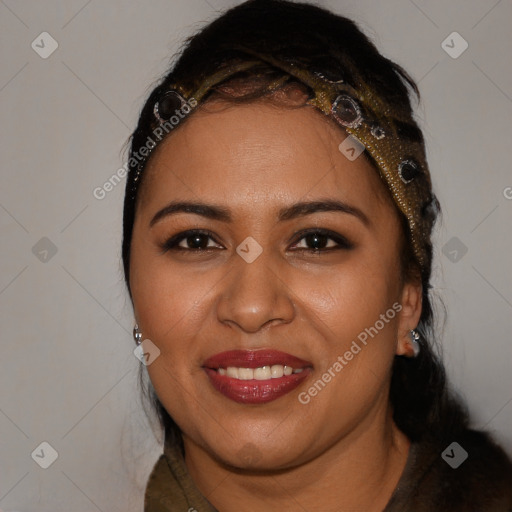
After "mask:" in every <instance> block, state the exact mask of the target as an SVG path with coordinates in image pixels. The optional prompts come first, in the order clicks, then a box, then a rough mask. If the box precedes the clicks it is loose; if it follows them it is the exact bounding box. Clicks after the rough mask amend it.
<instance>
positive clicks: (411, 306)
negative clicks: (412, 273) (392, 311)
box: [396, 282, 423, 357]
mask: <svg viewBox="0 0 512 512" xmlns="http://www.w3.org/2000/svg"><path fill="white" fill-rule="evenodd" d="M422 291H423V290H422V286H421V283H418V282H407V283H405V284H404V287H403V289H402V296H401V302H400V304H401V305H402V310H401V311H400V317H399V319H398V340H397V347H396V354H397V355H399V356H403V355H405V356H409V357H410V356H411V355H412V345H411V341H410V332H411V329H416V326H417V325H418V322H419V321H420V316H421V309H422Z"/></svg>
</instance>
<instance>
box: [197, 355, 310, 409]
mask: <svg viewBox="0 0 512 512" xmlns="http://www.w3.org/2000/svg"><path fill="white" fill-rule="evenodd" d="M276 365H277V368H278V375H279V373H281V376H277V377H276V376H274V377H268V378H264V379H263V380H261V379H255V378H249V379H248V380H242V379H239V378H234V377H232V376H229V375H226V371H225V370H226V369H227V368H240V369H243V368H250V369H255V368H264V367H268V368H271V367H276ZM279 365H280V366H282V367H285V366H287V367H288V372H290V371H291V369H293V372H294V373H291V374H284V375H283V374H282V370H281V371H279V370H280V369H279ZM311 368H312V365H311V363H310V362H308V361H305V360H303V359H299V358H298V357H295V356H292V355H291V354H287V353H285V352H280V351H278V350H263V349H261V350H230V351H227V352H222V353H220V354H216V355H214V356H212V357H210V358H208V359H207V360H206V361H205V362H204V364H203V369H204V370H205V372H206V374H207V375H208V377H209V379H210V382H211V384H212V385H213V387H214V388H215V389H216V390H217V391H219V392H220V393H222V394H223V395H224V396H226V397H227V398H229V399H231V400H233V401H235V402H238V403H243V404H262V403H266V402H271V401H273V400H276V399H277V398H280V397H281V396H283V395H285V394H287V393H289V392H290V391H292V390H294V389H295V388H296V387H297V386H298V385H299V384H300V383H301V382H302V381H303V380H304V379H306V378H307V377H308V375H309V374H310V373H311ZM219 369H220V371H219ZM266 371H267V373H268V372H269V369H267V370H266ZM221 372H222V374H221ZM235 373H236V372H235Z"/></svg>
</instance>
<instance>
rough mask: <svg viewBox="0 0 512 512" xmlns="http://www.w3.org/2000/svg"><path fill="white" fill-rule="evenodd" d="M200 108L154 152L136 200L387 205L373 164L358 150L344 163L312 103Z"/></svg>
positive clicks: (335, 137)
mask: <svg viewBox="0 0 512 512" xmlns="http://www.w3.org/2000/svg"><path fill="white" fill-rule="evenodd" d="M204 107H205V108H204V109H200V110H198V111H196V112H195V113H194V114H193V115H191V116H190V117H189V118H188V119H187V121H186V122H184V123H183V125H181V126H179V127H178V129H176V130H175V131H174V132H173V133H172V134H171V135H170V136H168V137H167V139H166V140H164V141H163V142H162V143H161V144H160V146H159V147H158V148H157V149H156V150H155V152H154V154H153V156H152V158H151V159H150V161H149V163H148V166H147V168H146V169H145V171H144V174H145V176H144V179H143V183H142V186H141V190H140V191H139V194H140V196H141V197H140V203H141V204H142V205H144V204H148V203H150V204H155V205H157V204H162V203H164V202H166V201H169V200H172V199H176V198H183V197H184V196H186V197H187V198H188V199H198V198H201V199H203V200H212V201H218V200H223V201H229V203H230V205H231V206H232V207H234V208H235V207H237V206H238V207H240V208H249V207H250V205H251V204H252V205H261V204H262V203H263V202H267V203H269V202H272V201H274V200H275V201H277V200H279V201H282V202H283V201H284V202H288V201H296V200H299V199H302V200H303V199H305V198H311V199H312V198H314V197H317V196H322V197H325V196H326V195H329V196H331V197H338V198H340V199H343V200H347V201H348V200H352V201H357V202H359V204H360V206H362V205H364V204H367V208H373V209H375V208H378V207H382V206H384V205H385V203H387V206H389V205H391V208H393V204H392V202H391V199H390V197H389V193H388V191H387V190H386V188H385V185H384V184H383V183H382V182H381V180H380V178H379V176H378V171H377V170H376V169H375V167H374V166H373V165H372V164H371V163H370V162H369V161H368V160H367V159H366V158H365V156H364V154H363V155H361V156H360V157H358V158H357V159H356V160H354V161H350V160H348V159H347V158H346V157H345V156H344V155H343V154H342V153H341V152H340V151H339V149H338V146H339V144H340V143H341V142H343V140H344V139H345V138H346V137H347V133H346V132H345V131H344V130H343V129H341V128H340V127H339V126H338V125H336V124H335V123H334V121H332V120H331V119H329V118H328V117H327V116H325V115H324V114H322V113H321V112H319V111H318V110H317V109H315V108H314V107H311V106H305V107H301V108H284V107H278V106H275V105H273V104H269V103H268V102H264V101H257V102H253V103H248V104H236V105H233V104H229V105H227V104H226V103H224V102H215V103H212V104H205V106H204ZM375 199H378V201H375Z"/></svg>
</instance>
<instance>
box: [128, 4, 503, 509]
mask: <svg viewBox="0 0 512 512" xmlns="http://www.w3.org/2000/svg"><path fill="white" fill-rule="evenodd" d="M408 88H409V89H411V90H412V91H413V92H415V93H417V92H418V91H417V88H416V86H415V84H414V82H413V81H412V80H411V79H410V78H409V77H408V75H407V74H406V72H405V71H404V70H402V69H401V68H400V67H399V66H397V65H396V64H394V63H392V62H390V61H389V60H387V59H385V58H384V57H382V56H381V55H380V54H379V53H378V51H377V50H376V48H375V47H374V46H373V45H372V43H370V41H369V40H368V39H367V38H366V37H365V36H364V35H363V34H362V33H361V32H360V31H359V30H358V28H357V27H356V26H355V25H354V24H353V23H352V22H351V21H349V20H347V19H345V18H342V17H339V16H335V15H333V14H332V13H330V12H328V11H326V10H323V9H320V8H318V7H315V6H312V5H308V4H302V3H292V2H286V1H276V0H273V1H271V0H253V1H249V2H245V3H243V4H241V5H239V6H237V7H235V8H233V9H231V10H229V11H228V12H226V13H225V14H224V15H222V16H221V17H220V18H218V19H217V20H215V21H214V22H213V23H211V24H210V25H208V26H207V27H205V28H204V29H203V30H202V31H201V32H199V33H198V34H197V35H195V36H194V37H192V38H190V39H189V40H188V41H187V45H186V48H185V49H184V51H183V53H182V54H181V56H180V58H179V59H178V61H177V62H176V64H175V66H174V67H173V69H172V70H171V71H170V72H169V74H168V75H167V76H166V77H165V78H164V79H163V80H162V82H161V83H160V84H159V85H158V86H157V87H156V88H155V90H154V91H153V92H152V93H151V94H150V96H149V98H148V100H147V102H146V104H145V106H144V107H143V110H142V113H141V116H140V119H139V123H138V126H137V129H136V130H135V132H134V134H133V136H132V141H131V151H130V160H129V166H130V173H129V177H128V181H127V188H126V196H125V205H124V208H125V209H124V240H123V260H124V269H125V277H126V282H127V286H128V290H129V292H130V296H131V299H132V302H133V306H134V314H135V321H136V326H135V329H134V337H135V341H136V343H137V345H138V346H137V349H136V350H137V353H138V355H139V357H140V358H141V360H142V361H143V362H144V364H145V365H146V368H147V371H148V375H149V378H150V380H151V385H152V389H151V393H152V397H153V400H154V404H155V407H156V408H157V412H158V414H159V417H160V419H161V423H162V427H163V428H164V432H165V445H164V453H163V454H162V456H161V457H160V459H159V460H158V461H157V463H156V464H155V467H154V469H153V471H152V474H151V475H150V478H149V480H148V484H147V488H146V495H145V510H146V511H148V512H149V511H151V512H163V511H171V510H183V511H184V510H197V511H199V512H202V511H213V510H219V511H222V512H230V511H234V510H240V509H241V510H244V511H261V510H265V511H267V510H270V511H274V510H276V511H277V510H283V509H284V508H286V509H289V510H323V511H334V510H336V511H339V510H347V511H349V510H350V511H352V510H358V511H359V510H364V511H383V510H384V511H386V512H392V511H398V510H400V511H403V510H407V511H415V512H421V511H429V512H432V511H438V510H439V511H468V510H482V511H483V510H485V511H507V510H510V509H512V485H511V483H512V465H511V463H510V461H509V460H508V459H507V456H506V455H505V453H504V452H503V451H502V449H501V448H499V447H498V446H497V445H496V444H495V443H494V442H493V441H492V439H491V438H490V437H489V436H488V435H487V434H486V433H484V432H478V431H474V430H471V429H469V427H468V418H467V416H466V414H465V411H464V408H463V406H462V405H460V404H459V402H458V401H457V400H456V399H455V398H453V396H452V395H451V393H450V392H449V391H448V390H447V387H446V385H445V378H444V370H443V366H442V364H441V362H440V361H439V360H438V358H437V357H436V355H435V351H434V349H433V344H434V334H433V329H432V325H433V313H432V306H431V299H430V294H429V289H430V284H429V283H430V273H431V263H432V244H431V240H430V235H431V231H432V227H433V224H434V222H435V219H436V216H437V214H438V210H439V205H438V201H437V199H436V197H435V195H434V194H433V192H432V189H431V181H430V175H429V171H428V167H427V163H426V160H425V150H424V142H423V136H422V133H421V131H420V129H419V128H418V126H417V124H416V122H415V121H414V119H413V114H412V109H411V103H410V99H409V89H408Z"/></svg>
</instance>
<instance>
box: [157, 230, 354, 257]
mask: <svg viewBox="0 0 512 512" xmlns="http://www.w3.org/2000/svg"><path fill="white" fill-rule="evenodd" d="M194 235H204V236H207V237H209V238H211V239H212V240H213V241H214V242H215V243H216V244H219V242H217V241H216V240H215V238H214V237H213V234H212V233H211V232H210V231H206V230H203V229H189V230H187V231H183V232H181V233H178V234H177V235H174V236H173V237H171V238H169V240H167V241H166V242H164V243H163V244H162V250H163V252H164V253H165V252H167V251H184V252H196V253H199V252H202V253H205V252H207V251H211V250H217V249H218V248H217V247H210V248H206V249H190V248H185V247H179V246H178V244H179V243H180V242H182V241H183V240H186V239H187V238H190V237H192V236H194ZM308 235H320V236H326V237H327V238H328V240H329V239H330V240H333V241H334V242H336V243H337V244H338V245H337V247H326V248H323V249H307V248H300V249H294V250H295V251H308V252H311V253H313V254H319V253H322V252H330V251H336V250H340V249H345V250H350V249H353V248H354V246H353V244H352V243H351V242H349V241H348V240H347V239H346V238H345V237H344V236H342V235H340V234H338V233H335V232H334V231H330V230H328V229H319V228H316V229H306V230H303V231H300V232H299V233H296V236H297V237H298V238H297V240H296V241H295V242H294V244H293V245H296V244H297V243H298V242H300V241H301V240H302V239H304V238H306V237H307V236H308ZM219 245H220V244H219Z"/></svg>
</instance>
